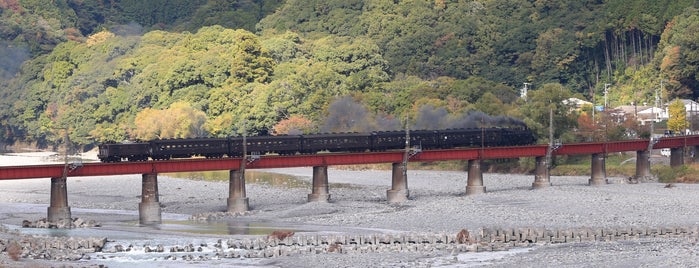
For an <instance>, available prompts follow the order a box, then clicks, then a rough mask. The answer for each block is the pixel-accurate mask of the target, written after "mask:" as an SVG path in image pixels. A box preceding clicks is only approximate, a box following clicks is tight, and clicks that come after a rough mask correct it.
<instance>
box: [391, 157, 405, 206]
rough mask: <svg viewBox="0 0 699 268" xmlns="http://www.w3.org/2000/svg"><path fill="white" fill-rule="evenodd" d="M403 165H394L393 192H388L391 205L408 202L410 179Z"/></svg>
mask: <svg viewBox="0 0 699 268" xmlns="http://www.w3.org/2000/svg"><path fill="white" fill-rule="evenodd" d="M403 168H404V167H403V163H393V172H392V176H391V190H388V191H386V200H387V201H388V202H389V203H400V202H404V201H407V200H408V196H409V195H410V192H409V191H408V178H406V176H405V172H403Z"/></svg>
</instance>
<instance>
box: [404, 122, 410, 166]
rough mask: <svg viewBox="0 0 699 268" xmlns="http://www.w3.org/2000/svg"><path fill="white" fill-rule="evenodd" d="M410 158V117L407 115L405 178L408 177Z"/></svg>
mask: <svg viewBox="0 0 699 268" xmlns="http://www.w3.org/2000/svg"><path fill="white" fill-rule="evenodd" d="M409 159H410V125H409V117H408V115H407V114H406V115H405V153H404V154H403V178H404V179H407V178H408V160H409Z"/></svg>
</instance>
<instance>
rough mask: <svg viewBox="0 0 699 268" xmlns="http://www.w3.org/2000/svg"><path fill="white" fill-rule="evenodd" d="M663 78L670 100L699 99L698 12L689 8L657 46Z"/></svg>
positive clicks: (667, 29)
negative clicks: (690, 97) (664, 78)
mask: <svg viewBox="0 0 699 268" xmlns="http://www.w3.org/2000/svg"><path fill="white" fill-rule="evenodd" d="M658 51H659V55H658V56H657V58H656V59H658V61H657V63H656V64H657V66H658V67H659V68H660V72H661V75H662V77H667V78H669V85H668V87H667V89H668V92H669V93H670V97H689V96H692V97H693V98H696V97H697V96H699V82H697V81H698V80H699V71H698V70H699V9H696V8H689V9H687V10H686V11H685V12H684V13H683V14H682V15H680V16H677V17H675V18H674V19H673V21H672V22H670V23H669V24H668V26H667V28H666V29H665V31H664V32H663V35H662V39H661V41H660V44H659V45H658Z"/></svg>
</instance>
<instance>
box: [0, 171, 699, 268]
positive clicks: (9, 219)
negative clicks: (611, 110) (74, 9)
mask: <svg viewBox="0 0 699 268" xmlns="http://www.w3.org/2000/svg"><path fill="white" fill-rule="evenodd" d="M269 171H272V172H275V173H279V174H288V175H293V176H296V177H298V178H299V180H302V181H306V182H310V180H311V176H312V169H310V168H292V169H277V170H269ZM328 177H329V183H330V187H329V189H330V195H331V202H329V203H307V202H306V201H307V195H308V194H309V193H310V192H311V189H310V187H308V184H294V183H287V184H284V182H283V181H284V180H285V179H283V178H281V175H280V179H279V180H280V182H279V183H275V184H259V183H248V184H247V189H246V190H247V196H248V198H249V202H250V208H251V211H250V212H247V213H244V214H240V215H226V214H223V213H221V212H222V211H224V210H225V208H226V199H227V197H228V183H227V182H213V181H197V180H188V179H181V178H171V177H166V176H160V178H159V191H160V202H161V207H162V211H163V213H164V214H163V220H164V224H163V225H162V226H160V227H158V228H157V229H153V228H152V227H138V226H137V225H136V224H135V222H137V221H138V214H137V210H138V202H140V197H139V195H140V187H141V185H140V184H141V178H140V176H139V175H134V176H113V177H84V178H69V180H68V186H67V187H68V194H69V196H68V201H69V205H70V206H71V208H72V212H73V216H77V217H81V218H86V219H92V220H96V221H99V222H101V223H102V226H103V227H100V228H89V229H87V230H70V231H68V232H67V233H68V234H69V235H73V236H81V235H82V236H90V235H97V236H99V235H104V236H106V237H107V239H108V240H107V241H108V242H107V243H106V244H105V247H104V248H105V250H108V251H109V250H112V249H113V248H114V247H115V245H117V244H118V245H122V246H125V247H127V248H128V246H129V245H132V248H133V251H131V252H130V253H129V254H126V253H124V252H122V253H118V252H115V253H111V254H112V255H109V254H106V253H95V254H88V256H91V260H89V261H83V262H79V263H82V264H104V263H105V262H104V260H100V259H99V257H98V256H107V257H108V256H112V257H113V258H112V260H113V259H114V258H117V259H120V260H123V261H119V262H116V261H111V262H106V263H107V264H108V266H110V267H115V266H116V267H118V266H120V265H124V264H125V263H130V264H132V265H134V264H143V265H157V266H161V267H162V266H172V267H175V266H181V265H183V264H187V265H201V266H216V265H229V266H230V265H232V266H233V267H250V266H254V267H260V266H261V267H291V266H295V267H329V266H331V267H361V266H367V267H395V266H406V267H408V266H409V267H470V266H474V265H486V266H493V267H508V266H512V265H520V266H525V267H534V266H569V267H570V266H597V265H601V266H634V267H637V266H644V265H647V266H649V267H658V266H668V265H669V266H675V267H677V266H691V265H692V264H696V263H699V256H697V252H696V250H695V249H696V246H695V244H696V238H695V236H694V235H685V236H675V237H664V238H661V237H638V238H635V239H620V240H612V241H597V240H594V241H579V242H577V241H576V242H571V243H561V244H551V243H534V244H532V246H527V247H523V248H520V249H521V250H520V249H516V248H517V247H511V249H510V250H508V251H505V252H501V251H496V252H489V253H483V252H480V253H478V252H468V251H466V252H461V251H458V250H436V249H434V248H432V249H434V250H422V251H421V250H402V251H400V250H399V251H396V250H380V251H375V252H370V251H364V252H362V251H357V252H350V251H349V250H347V251H345V252H344V253H343V252H342V251H340V252H330V253H327V252H326V253H322V254H295V255H290V256H278V257H271V258H245V260H246V261H247V262H244V263H240V261H241V259H237V260H235V261H234V260H232V259H226V258H222V259H214V258H213V256H214V255H215V253H214V251H215V247H214V246H213V245H216V242H217V241H218V240H219V239H221V240H223V241H227V240H229V239H233V240H238V239H257V238H262V237H267V236H268V235H269V234H271V233H272V232H273V231H293V232H295V234H294V236H296V237H307V236H315V235H336V236H343V237H351V236H372V235H373V236H380V235H385V234H414V233H422V234H431V235H439V234H448V235H452V236H456V235H457V234H458V233H459V232H460V231H461V230H463V229H466V230H469V231H470V232H471V233H473V234H476V233H478V230H483V229H484V228H485V229H490V230H505V229H519V228H539V229H549V230H573V229H590V230H600V231H601V230H605V229H607V230H622V229H626V228H629V229H632V228H635V229H642V228H664V227H668V228H669V227H683V228H690V229H691V228H693V227H696V226H697V225H698V224H699V215H697V214H696V213H694V210H695V209H696V207H699V195H697V194H696V193H698V192H699V185H694V184H674V185H673V186H674V187H669V188H666V186H667V184H660V183H641V184H608V185H603V186H594V187H592V186H588V185H587V182H588V180H589V178H588V177H584V176H553V177H552V178H551V182H552V186H551V187H548V188H545V189H538V190H531V189H530V188H531V184H532V182H533V176H531V175H510V174H484V184H485V186H486V191H487V193H486V194H482V195H475V196H465V195H464V192H465V185H466V179H467V174H466V172H442V171H416V170H410V171H408V187H409V190H410V200H408V201H406V202H404V203H401V204H388V203H387V202H386V191H387V190H388V189H390V183H391V182H390V181H391V174H390V171H375V170H364V171H350V170H338V169H332V168H331V169H330V170H329V172H328ZM610 179H611V180H612V181H623V180H622V178H610ZM49 186H50V182H49V180H48V179H36V180H22V181H1V182H0V203H3V204H12V205H1V206H0V208H2V209H3V211H1V212H0V215H2V217H0V223H1V224H4V225H5V226H9V228H10V229H12V228H16V226H17V225H18V223H19V222H21V220H22V219H31V220H36V219H38V218H41V217H45V216H46V207H47V206H48V203H49V190H50V189H49ZM192 215H198V216H197V217H195V218H201V217H202V216H203V217H204V218H206V215H214V217H212V219H217V221H216V222H213V223H206V224H201V225H200V224H198V223H196V222H194V221H190V220H188V219H190V218H191V217H192ZM184 225H186V227H182V226H184ZM177 228H185V229H188V230H189V231H191V230H192V229H196V230H204V231H202V234H196V233H195V232H186V233H183V232H181V230H177ZM215 228H218V229H216V230H225V232H219V231H214V232H208V231H210V230H212V229H215ZM20 232H23V233H26V234H32V235H35V234H39V235H47V234H48V233H45V232H44V233H42V232H41V231H37V230H26V229H21V230H20ZM63 235H65V234H63ZM139 236H141V238H139ZM294 236H292V237H294ZM190 243H193V244H194V245H197V244H202V243H206V244H207V247H204V248H203V251H202V253H201V254H200V255H202V256H203V255H205V254H208V255H207V256H208V257H209V259H208V260H199V261H197V260H187V259H183V258H182V257H181V255H177V256H178V257H177V258H176V259H175V260H172V259H168V260H166V259H165V257H166V255H147V254H146V253H145V251H146V249H145V247H146V246H148V247H155V246H157V245H162V246H163V247H164V248H165V249H169V248H170V247H174V246H179V247H184V246H186V245H188V244H190ZM195 248H196V247H195ZM513 249H514V250H513ZM573 249H574V250H573ZM207 250H210V251H207ZM134 251H137V252H140V253H139V254H140V255H134V253H132V252H134ZM195 252H196V251H195ZM105 254H106V255H105ZM188 254H194V255H193V256H195V257H196V256H197V255H196V253H188ZM129 256H140V257H136V259H134V257H131V259H129ZM147 256H151V257H147ZM154 259H155V260H154ZM26 261H27V260H20V262H19V263H21V264H26ZM134 262H135V263H134ZM250 262H252V263H250ZM62 263H64V262H59V263H57V264H58V265H61V264H62ZM0 264H2V265H5V266H10V265H13V264H16V263H15V262H12V261H9V260H5V261H4V262H0Z"/></svg>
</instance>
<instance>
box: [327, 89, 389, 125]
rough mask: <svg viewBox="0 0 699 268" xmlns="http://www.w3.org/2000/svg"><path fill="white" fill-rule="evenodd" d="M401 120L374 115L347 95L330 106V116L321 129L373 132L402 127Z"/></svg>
mask: <svg viewBox="0 0 699 268" xmlns="http://www.w3.org/2000/svg"><path fill="white" fill-rule="evenodd" d="M401 126H402V125H401V124H400V121H398V120H396V119H394V118H391V117H390V116H387V115H374V114H372V113H370V112H369V110H368V109H367V108H366V106H365V105H363V104H361V103H359V102H357V101H355V100H354V99H352V98H351V97H348V96H345V97H342V98H339V99H337V100H335V101H334V102H333V103H331V104H330V107H329V108H328V117H327V118H326V119H325V122H324V123H323V124H322V126H321V128H320V131H321V132H326V133H331V132H371V131H381V130H398V129H401Z"/></svg>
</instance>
